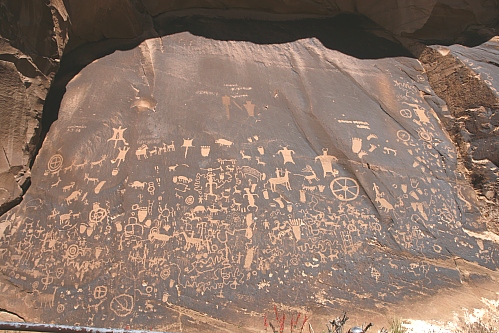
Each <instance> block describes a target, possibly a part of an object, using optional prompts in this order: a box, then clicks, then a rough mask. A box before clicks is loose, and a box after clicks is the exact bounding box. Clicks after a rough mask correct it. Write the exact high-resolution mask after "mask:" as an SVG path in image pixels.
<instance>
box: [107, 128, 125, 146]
mask: <svg viewBox="0 0 499 333" xmlns="http://www.w3.org/2000/svg"><path fill="white" fill-rule="evenodd" d="M125 130H126V128H121V126H120V127H118V128H113V136H112V137H111V138H110V139H107V141H114V148H116V145H117V144H118V141H121V142H123V144H124V145H125V146H128V143H127V142H126V140H125V138H124V137H123V133H124V132H125Z"/></svg>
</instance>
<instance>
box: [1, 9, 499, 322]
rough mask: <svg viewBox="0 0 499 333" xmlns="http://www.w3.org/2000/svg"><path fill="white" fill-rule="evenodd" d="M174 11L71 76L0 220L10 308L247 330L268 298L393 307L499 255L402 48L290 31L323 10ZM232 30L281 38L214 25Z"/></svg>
mask: <svg viewBox="0 0 499 333" xmlns="http://www.w3.org/2000/svg"><path fill="white" fill-rule="evenodd" d="M173 22H174V23H175V24H176V26H175V29H177V28H178V26H179V25H180V28H178V29H179V32H172V33H165V34H164V36H161V37H156V38H151V39H148V40H145V41H143V42H142V43H141V44H140V45H139V46H137V47H135V48H132V49H129V50H125V51H116V52H114V53H112V54H110V55H107V56H105V57H103V58H101V59H98V60H96V61H94V62H92V63H91V64H89V65H88V66H87V67H86V68H84V69H83V70H82V71H81V72H80V73H79V74H78V75H76V76H75V77H74V78H73V79H72V80H71V82H70V83H69V84H68V86H67V92H66V94H65V96H64V99H63V101H62V103H61V109H60V112H59V119H58V120H57V121H56V122H55V123H54V124H53V125H52V127H51V130H50V132H49V133H48V135H47V138H46V140H45V142H44V145H43V147H42V148H41V150H40V152H39V155H38V157H37V159H36V162H35V164H34V166H33V170H32V173H33V182H32V186H31V188H30V189H29V190H28V192H27V193H26V195H25V198H24V200H23V202H22V203H21V204H20V205H19V206H17V207H16V208H14V209H12V210H10V211H9V212H8V213H7V214H5V215H4V216H3V217H2V219H1V220H0V256H1V257H2V259H3V260H2V263H1V264H0V271H1V272H2V274H3V276H4V277H5V279H6V280H0V290H2V292H3V293H4V294H5V295H6V300H5V301H3V302H5V303H7V304H6V305H4V304H0V305H1V306H3V307H6V308H7V306H11V307H19V306H20V305H19V304H22V303H24V304H30V306H33V307H36V308H39V309H40V313H39V314H37V315H38V316H39V318H41V320H42V321H57V322H58V323H61V324H75V323H78V324H81V325H95V326H101V327H108V326H113V327H124V326H126V325H129V324H133V325H134V326H139V327H157V328H161V329H164V330H174V331H180V330H192V331H194V330H197V329H205V330H213V329H214V328H217V329H225V330H234V329H235V328H237V327H238V326H242V327H243V328H245V329H247V330H250V329H255V328H257V329H263V328H265V327H264V326H265V325H266V324H267V315H270V314H272V315H273V312H272V311H273V309H277V308H278V309H279V311H281V310H282V309H286V311H288V313H289V314H290V316H291V315H292V316H293V317H292V318H297V316H298V314H299V313H301V315H302V316H303V315H304V314H308V315H310V314H312V313H314V312H320V310H321V309H327V310H333V309H335V310H336V309H338V308H342V307H348V306H351V307H356V308H360V309H373V308H380V309H388V308H389V307H390V306H391V305H393V304H397V303H399V302H401V301H402V300H404V299H405V298H407V297H414V295H423V296H425V295H426V296H428V295H431V294H433V293H434V292H435V290H437V289H442V288H448V287H458V286H460V285H461V284H462V283H463V282H465V280H466V281H477V280H480V279H486V278H489V276H488V274H489V272H492V271H494V270H496V269H497V268H498V263H499V261H498V260H499V258H498V252H497V250H498V247H497V244H496V243H495V242H494V241H493V240H491V239H490V238H485V237H481V238H480V237H476V235H481V233H483V232H485V231H486V228H485V226H484V225H483V224H481V223H479V222H478V221H479V219H478V218H479V216H480V212H479V210H478V208H477V207H478V200H477V198H476V196H475V193H474V191H473V188H472V187H471V186H470V185H469V182H468V180H467V179H466V177H465V175H464V174H463V173H462V172H461V171H460V169H458V151H457V150H456V148H455V146H454V144H453V142H452V141H451V139H450V137H449V135H448V134H447V132H445V131H444V129H442V126H441V125H440V122H439V119H438V118H437V114H440V113H441V112H442V109H444V108H445V107H446V105H445V104H444V103H443V102H442V100H440V99H438V98H437V96H436V95H435V93H434V92H433V90H432V88H431V87H430V85H429V83H428V78H427V76H426V74H425V72H424V69H423V67H421V64H420V63H419V62H418V60H417V59H415V58H413V57H410V56H409V55H408V53H407V52H406V51H405V50H404V49H402V48H401V46H400V45H398V44H396V43H394V42H391V41H388V40H385V39H382V38H380V37H377V36H376V35H374V34H371V33H369V32H368V31H365V32H362V33H358V32H356V33H355V36H356V37H357V39H355V40H352V39H351V38H349V35H346V34H345V33H346V31H345V30H341V29H338V30H334V29H331V30H329V32H328V38H329V39H325V38H322V39H321V38H319V37H314V36H313V34H312V35H306V34H305V36H300V38H291V40H288V39H286V40H285V41H283V38H282V34H283V31H288V29H289V30H290V31H292V30H293V28H292V27H291V26H293V27H295V28H294V29H296V30H300V29H302V28H303V29H304V27H306V26H310V25H311V23H313V24H315V25H317V26H319V27H321V25H327V24H329V23H328V21H327V20H312V21H295V22H291V23H289V22H288V23H286V22H284V23H283V22H280V23H272V22H265V23H263V22H262V24H261V25H256V24H255V22H254V21H241V20H238V21H236V20H228V19H227V20H220V19H217V20H215V19H208V18H206V19H204V20H198V21H196V22H197V23H196V24H197V26H196V27H194V28H192V30H193V31H198V32H199V31H202V33H193V32H191V31H189V30H188V29H182V25H185V26H187V25H189V26H190V25H191V24H192V21H190V19H188V18H185V19H178V18H177V19H174V21H173ZM172 25H173V24H172ZM262 26H264V27H265V28H261V27H262ZM324 27H325V26H324ZM196 29H198V30H196ZM321 29H322V28H321ZM321 29H319V30H321ZM322 30H323V29H322ZM229 32H230V33H231V34H232V35H230V36H232V37H234V36H236V37H238V36H239V37H240V36H243V37H244V36H246V35H247V36H254V37H252V38H256V39H258V40H260V41H261V40H274V41H275V42H272V43H268V42H256V41H255V40H251V39H248V38H242V37H240V38H220V37H217V38H213V36H220V34H222V35H223V34H229ZM162 35H163V34H162ZM255 36H256V37H255ZM277 41H282V42H280V43H279V42H277ZM340 50H341V51H343V50H348V51H349V53H343V52H340ZM383 54H385V55H386V56H382V55H383ZM456 258H460V260H461V261H462V262H464V263H465V264H462V265H463V266H464V265H466V267H467V269H469V270H470V272H467V274H466V275H463V274H462V271H461V270H460V269H459V267H457V264H456V260H455V259H456ZM473 267H475V268H473ZM473 269H475V271H473ZM490 274H492V273H490ZM21 290H22V291H24V292H21ZM26 292H27V293H26ZM205 315H206V316H205ZM275 315H276V317H280V316H279V315H278V311H277V310H275ZM255 316H257V317H256V318H259V319H258V320H255ZM282 318H284V316H283V317H282ZM303 318H304V317H302V320H303ZM297 320H298V319H297ZM283 321H284V319H283ZM300 323H301V322H300ZM204 325H205V326H204ZM201 326H204V327H201Z"/></svg>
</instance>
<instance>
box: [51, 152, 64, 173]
mask: <svg viewBox="0 0 499 333" xmlns="http://www.w3.org/2000/svg"><path fill="white" fill-rule="evenodd" d="M63 160H64V159H63V158H62V155H61V154H55V155H53V156H52V157H51V158H50V160H49V162H48V164H47V167H48V168H49V171H50V172H57V171H59V170H61V167H62V161H63Z"/></svg>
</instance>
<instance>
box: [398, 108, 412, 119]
mask: <svg viewBox="0 0 499 333" xmlns="http://www.w3.org/2000/svg"><path fill="white" fill-rule="evenodd" d="M400 115H401V116H402V117H404V118H412V112H411V110H409V109H402V110H400Z"/></svg>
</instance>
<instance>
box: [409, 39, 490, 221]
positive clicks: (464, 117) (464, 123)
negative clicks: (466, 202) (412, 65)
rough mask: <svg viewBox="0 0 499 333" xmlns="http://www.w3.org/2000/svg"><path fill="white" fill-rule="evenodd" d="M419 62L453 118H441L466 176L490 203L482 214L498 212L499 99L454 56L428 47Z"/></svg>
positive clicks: (487, 202) (485, 203)
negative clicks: (456, 150) (493, 167)
mask: <svg viewBox="0 0 499 333" xmlns="http://www.w3.org/2000/svg"><path fill="white" fill-rule="evenodd" d="M444 54H445V52H444ZM419 60H420V61H421V63H422V65H423V67H424V68H425V70H426V73H427V75H428V79H429V83H430V85H431V87H432V89H433V90H434V91H435V93H436V94H437V95H438V96H439V97H441V98H442V99H443V100H444V101H445V102H446V103H447V105H448V107H449V112H450V115H448V116H443V115H442V114H439V117H440V120H441V121H442V123H443V125H444V127H445V128H446V129H447V131H448V132H449V134H450V136H451V138H452V140H453V141H454V143H455V145H456V147H457V149H458V151H459V154H460V163H461V165H462V167H461V168H463V174H465V175H467V177H468V179H469V181H470V183H471V184H472V185H473V187H474V188H475V190H476V191H477V192H478V193H479V194H480V195H481V196H482V197H483V198H486V199H487V200H485V202H484V207H482V210H484V209H485V210H491V209H492V210H494V209H498V207H499V204H498V202H497V200H498V193H499V189H498V188H495V187H497V185H496V184H497V183H498V181H499V179H498V177H497V175H496V174H494V172H492V171H491V168H490V166H495V167H497V165H498V164H499V155H498V153H497V145H498V142H499V134H498V133H497V131H496V130H495V129H496V128H497V126H498V125H499V124H498V121H497V115H498V114H499V98H498V97H497V96H496V95H495V94H494V93H493V92H492V90H491V89H490V88H489V87H488V86H487V85H486V84H485V83H484V82H483V81H482V80H480V78H479V76H478V75H477V74H476V73H474V72H473V71H472V70H471V69H470V68H468V67H467V66H466V65H465V64H464V63H463V62H461V61H460V60H459V59H457V58H455V57H454V56H453V55H452V54H446V55H443V54H442V53H441V52H439V51H437V50H435V49H433V48H430V47H427V48H426V49H425V50H424V51H423V52H422V53H421V54H420V57H419ZM494 199H495V200H494ZM491 200H494V201H491ZM485 221H486V223H487V226H488V228H489V229H490V230H495V231H497V229H498V226H497V221H495V222H494V221H493V219H487V218H486V219H485Z"/></svg>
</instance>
